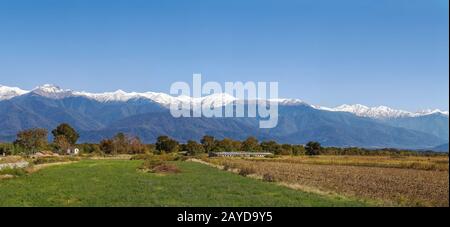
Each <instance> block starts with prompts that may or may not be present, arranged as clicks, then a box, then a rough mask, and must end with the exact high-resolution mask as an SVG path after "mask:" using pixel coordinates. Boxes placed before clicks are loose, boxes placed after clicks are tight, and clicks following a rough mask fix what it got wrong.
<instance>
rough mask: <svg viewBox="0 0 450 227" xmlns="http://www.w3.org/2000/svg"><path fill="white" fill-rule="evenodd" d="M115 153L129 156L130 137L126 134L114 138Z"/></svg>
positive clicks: (118, 134) (119, 134)
mask: <svg viewBox="0 0 450 227" xmlns="http://www.w3.org/2000/svg"><path fill="white" fill-rule="evenodd" d="M113 144H114V150H115V152H114V153H117V154H128V137H127V136H126V135H125V134H124V133H121V132H120V133H117V135H116V136H114V138H113Z"/></svg>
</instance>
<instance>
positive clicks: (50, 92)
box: [31, 84, 74, 99]
mask: <svg viewBox="0 0 450 227" xmlns="http://www.w3.org/2000/svg"><path fill="white" fill-rule="evenodd" d="M31 93H33V94H37V95H40V96H43V97H47V98H52V99H62V98H67V97H72V96H74V94H73V92H72V90H65V89H62V88H60V87H58V86H56V85H52V84H44V85H42V86H38V87H36V88H34V89H33V90H32V91H31Z"/></svg>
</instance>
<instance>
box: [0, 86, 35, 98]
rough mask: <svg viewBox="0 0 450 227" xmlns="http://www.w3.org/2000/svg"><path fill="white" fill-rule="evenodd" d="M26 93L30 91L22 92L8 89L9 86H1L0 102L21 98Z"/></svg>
mask: <svg viewBox="0 0 450 227" xmlns="http://www.w3.org/2000/svg"><path fill="white" fill-rule="evenodd" d="M26 93H28V91H25V90H22V89H20V88H17V87H7V86H3V85H0V101H1V100H7V99H12V98H14V97H16V96H20V95H23V94H26Z"/></svg>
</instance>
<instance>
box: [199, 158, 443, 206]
mask: <svg viewBox="0 0 450 227" xmlns="http://www.w3.org/2000/svg"><path fill="white" fill-rule="evenodd" d="M207 161H208V162H210V163H213V164H216V165H221V166H224V167H225V168H226V169H246V170H251V171H252V172H254V173H255V174H257V175H259V176H263V178H269V179H271V180H272V181H277V182H279V183H286V184H290V185H297V186H298V188H300V189H302V188H307V189H309V190H310V191H311V190H317V191H320V192H328V193H335V194H339V195H344V196H351V197H357V198H361V199H368V200H373V201H379V202H380V203H381V204H382V205H400V206H449V172H448V156H447V157H445V156H443V157H401V158H397V157H389V156H383V157H360V156H354V157H349V156H344V157H336V156H328V157H327V156H325V157H324V156H319V157H289V158H287V157H283V158H275V159H239V158H212V159H208V160H207ZM444 165H446V167H445V166H444Z"/></svg>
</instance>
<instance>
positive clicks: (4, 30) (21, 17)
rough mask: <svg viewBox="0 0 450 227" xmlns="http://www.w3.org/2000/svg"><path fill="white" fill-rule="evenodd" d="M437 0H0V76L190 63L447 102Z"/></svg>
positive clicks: (285, 91) (152, 78)
mask: <svg viewBox="0 0 450 227" xmlns="http://www.w3.org/2000/svg"><path fill="white" fill-rule="evenodd" d="M448 8H449V5H448V1H447V0H395V1H394V0H340V1H335V0H328V1H325V0H303V1H302V0H298V1H283V0H271V1H268V0H220V1H218V0H217V1H212V0H190V1H185V0H159V1H157V0H154V1H147V0H126V1H125V0H102V1H101V0H64V1H61V0H39V1H37V0H0V84H3V85H9V86H19V87H22V88H25V89H31V88H33V87H35V86H37V85H40V84H44V83H52V84H57V85H60V86H61V87H64V88H71V89H75V90H86V91H92V92H99V91H112V90H117V89H119V88H120V89H123V90H127V91H162V92H168V91H169V87H170V85H171V83H172V82H175V81H180V80H182V81H190V80H191V75H192V73H194V72H198V73H202V74H203V77H204V79H205V80H213V81H219V82H224V81H239V80H241V81H279V83H280V95H281V96H283V97H292V98H300V99H303V100H305V101H307V102H309V103H312V104H318V105H323V106H335V105H339V104H342V103H349V104H352V103H361V104H366V105H381V104H384V105H388V106H391V107H395V108H402V109H407V110H417V109H422V108H441V109H445V110H448V105H449V85H448V83H449V65H448V61H449V43H448V40H449V31H448V26H449V21H448V17H449V11H448Z"/></svg>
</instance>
